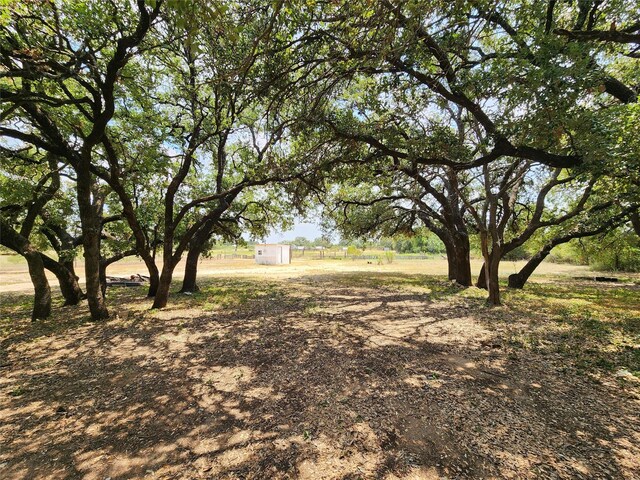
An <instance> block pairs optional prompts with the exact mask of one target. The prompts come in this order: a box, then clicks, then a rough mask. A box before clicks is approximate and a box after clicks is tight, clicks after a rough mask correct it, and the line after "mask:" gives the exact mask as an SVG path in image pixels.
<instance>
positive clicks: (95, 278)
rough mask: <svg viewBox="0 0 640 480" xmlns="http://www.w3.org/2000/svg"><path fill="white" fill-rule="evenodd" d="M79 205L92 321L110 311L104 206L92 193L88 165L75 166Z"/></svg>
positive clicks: (105, 315) (99, 318)
mask: <svg viewBox="0 0 640 480" xmlns="http://www.w3.org/2000/svg"><path fill="white" fill-rule="evenodd" d="M76 174H77V196H78V208H79V210H80V223H81V226H82V245H83V247H84V270H85V278H86V282H87V301H88V303H89V311H90V312H91V319H92V320H93V321H100V320H105V319H107V318H109V311H108V310H107V305H106V303H105V300H104V295H103V294H102V288H101V287H100V231H101V220H100V216H101V215H100V213H101V209H99V208H96V207H95V205H94V204H93V202H92V200H91V197H92V192H91V173H90V172H89V166H88V165H86V166H81V167H80V168H77V169H76Z"/></svg>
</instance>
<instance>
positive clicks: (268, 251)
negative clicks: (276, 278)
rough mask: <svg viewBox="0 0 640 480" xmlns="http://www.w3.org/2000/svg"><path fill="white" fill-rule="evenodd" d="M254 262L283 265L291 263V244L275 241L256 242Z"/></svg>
mask: <svg viewBox="0 0 640 480" xmlns="http://www.w3.org/2000/svg"><path fill="white" fill-rule="evenodd" d="M256 263H259V264H261V265H285V264H288V263H291V245H281V244H277V243H260V244H256Z"/></svg>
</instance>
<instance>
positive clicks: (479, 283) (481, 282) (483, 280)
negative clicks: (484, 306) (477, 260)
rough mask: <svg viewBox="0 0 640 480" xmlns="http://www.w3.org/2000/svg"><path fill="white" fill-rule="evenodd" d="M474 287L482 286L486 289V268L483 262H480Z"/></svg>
mask: <svg viewBox="0 0 640 480" xmlns="http://www.w3.org/2000/svg"><path fill="white" fill-rule="evenodd" d="M476 287H478V288H483V289H484V290H487V288H488V287H487V269H486V268H485V264H484V263H483V264H482V267H481V268H480V274H479V275H478V281H477V282H476Z"/></svg>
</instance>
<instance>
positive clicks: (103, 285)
mask: <svg viewBox="0 0 640 480" xmlns="http://www.w3.org/2000/svg"><path fill="white" fill-rule="evenodd" d="M107 266H108V265H107V263H106V262H104V261H101V262H100V275H99V276H100V291H101V292H102V296H103V297H104V298H107Z"/></svg>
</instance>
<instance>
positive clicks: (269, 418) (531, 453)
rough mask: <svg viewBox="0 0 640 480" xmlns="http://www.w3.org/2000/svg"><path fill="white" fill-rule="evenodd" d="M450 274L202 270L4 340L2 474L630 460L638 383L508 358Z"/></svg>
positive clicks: (574, 464)
mask: <svg viewBox="0 0 640 480" xmlns="http://www.w3.org/2000/svg"><path fill="white" fill-rule="evenodd" d="M403 277H406V278H403ZM447 283H448V282H445V281H443V280H440V279H435V280H434V279H433V278H431V277H423V276H411V275H408V276H399V275H397V274H393V276H389V275H379V276H376V275H372V274H371V273H367V274H366V277H364V276H363V275H357V274H356V275H353V274H349V275H347V276H342V275H322V276H307V277H301V278H298V279H294V280H290V281H288V282H282V283H278V282H275V283H269V284H268V285H265V284H264V282H261V281H252V280H246V281H245V280H242V281H238V280H236V281H234V282H225V281H224V280H215V281H212V282H210V283H209V284H208V285H205V286H203V290H202V292H201V293H200V294H199V295H195V296H180V297H179V296H175V297H174V299H173V300H174V301H173V307H172V308H170V309H166V310H163V311H160V312H153V313H150V312H144V310H142V309H141V308H140V307H141V306H142V307H145V305H146V304H145V303H144V302H143V303H142V304H140V305H133V306H132V305H129V304H124V303H120V304H119V308H118V310H119V313H120V318H119V319H115V320H112V321H109V322H106V323H103V324H85V323H81V324H79V325H74V326H70V327H69V328H66V329H65V330H64V331H59V332H52V333H50V334H47V335H33V336H28V335H27V336H20V337H16V338H13V340H12V341H10V342H7V343H5V348H6V350H7V356H8V358H9V360H10V361H11V362H12V363H11V367H10V369H9V371H8V372H6V374H5V375H3V378H2V380H1V382H0V388H1V391H2V396H0V439H1V440H0V476H1V477H3V478H40V477H46V476H49V477H51V478H101V479H103V478H105V477H111V478H144V477H152V478H309V479H311V478H313V479H317V478H344V479H347V478H389V479H391V478H405V477H406V478H430V477H429V476H434V478H437V476H438V475H440V476H447V477H456V478H484V477H492V476H499V477H509V476H512V477H514V478H516V477H517V478H527V477H531V478H534V477H560V478H594V477H608V478H624V477H625V476H626V477H628V478H631V477H633V476H634V475H640V466H639V465H638V461H637V458H640V457H639V455H640V451H639V450H638V444H639V443H638V439H639V438H640V432H639V427H638V425H639V422H638V418H637V412H638V401H637V399H629V398H623V397H620V396H619V395H620V393H621V392H620V391H618V390H615V388H614V387H612V386H603V385H599V384H597V383H594V382H593V381H592V380H590V379H589V378H587V377H584V376H577V375H575V374H574V373H573V372H572V371H568V370H566V369H565V368H564V363H563V359H562V358H561V357H557V358H555V357H554V358H547V356H545V355H542V354H539V353H536V352H523V353H522V354H521V355H519V356H517V357H514V356H513V355H511V353H510V351H509V350H508V349H506V348H505V346H504V345H503V344H502V342H501V339H500V338H498V337H497V334H496V332H495V331H494V330H492V329H491V328H488V327H487V325H486V324H485V323H484V322H483V321H480V320H478V318H477V317H478V315H479V314H480V315H490V314H491V313H490V310H488V309H484V310H482V311H480V310H481V307H479V306H478V302H477V300H476V299H468V298H465V297H464V296H461V295H459V294H458V293H459V292H460V291H459V290H458V289H455V288H454V287H451V286H450V288H451V290H447V288H449V287H447V286H446V284H447ZM398 285H400V286H398ZM234 291H237V295H236V294H234V293H233V292H234ZM207 292H209V293H207ZM221 292H222V293H221ZM127 295H128V294H127ZM235 296H237V297H238V298H242V301H237V302H235V301H231V300H229V303H228V305H227V307H225V308H220V309H213V310H208V311H205V310H203V309H202V308H201V307H198V305H201V304H202V303H203V301H206V300H207V299H208V298H210V297H211V298H213V299H214V300H215V301H222V299H225V298H228V297H235ZM125 300H127V301H129V300H130V299H129V298H128V297H127V298H125ZM223 303H224V302H223ZM25 328H26V327H25Z"/></svg>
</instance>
